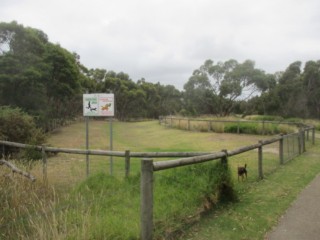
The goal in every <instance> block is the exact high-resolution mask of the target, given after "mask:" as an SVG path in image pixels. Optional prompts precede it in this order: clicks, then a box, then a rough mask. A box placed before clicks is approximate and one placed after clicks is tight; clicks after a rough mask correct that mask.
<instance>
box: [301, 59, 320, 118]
mask: <svg viewBox="0 0 320 240" xmlns="http://www.w3.org/2000/svg"><path fill="white" fill-rule="evenodd" d="M302 77H303V84H304V87H305V92H306V98H307V106H308V110H309V116H310V117H316V118H318V119H320V60H318V61H308V62H307V63H306V64H305V67H304V72H303V75H302Z"/></svg>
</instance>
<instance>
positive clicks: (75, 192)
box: [0, 121, 318, 239]
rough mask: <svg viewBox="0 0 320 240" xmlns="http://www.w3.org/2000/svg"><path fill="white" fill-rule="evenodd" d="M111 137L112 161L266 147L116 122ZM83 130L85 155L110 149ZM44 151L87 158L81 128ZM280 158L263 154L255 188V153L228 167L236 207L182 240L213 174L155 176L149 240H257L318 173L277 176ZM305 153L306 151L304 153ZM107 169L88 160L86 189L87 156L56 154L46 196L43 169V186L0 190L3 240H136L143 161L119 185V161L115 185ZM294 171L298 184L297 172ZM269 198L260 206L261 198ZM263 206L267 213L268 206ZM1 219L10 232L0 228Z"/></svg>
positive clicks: (283, 170)
mask: <svg viewBox="0 0 320 240" xmlns="http://www.w3.org/2000/svg"><path fill="white" fill-rule="evenodd" d="M113 127H114V143H113V148H114V150H119V151H121V150H130V151H142V152H147V151H188V152H190V151H220V150H221V149H228V150H232V149H235V148H238V147H242V146H246V145H251V144H255V143H257V142H258V141H259V140H261V139H265V138H270V136H269V137H268V136H257V135H254V136H249V135H242V134H241V135H237V134H216V133H206V132H190V131H181V130H177V129H168V128H164V127H163V126H160V125H159V124H158V123H157V121H150V122H137V123H121V122H114V126H113ZM89 128H90V149H108V146H109V132H108V131H109V126H108V122H106V121H91V122H90V127H89ZM48 144H49V145H51V146H55V147H64V148H84V146H85V124H84V123H76V124H73V125H71V126H68V127H64V128H61V129H59V130H58V131H56V132H55V133H53V134H52V135H51V136H50V137H49V138H48ZM277 148H278V145H277V144H271V145H268V146H266V147H264V155H263V156H264V173H265V177H266V178H265V180H263V181H257V178H258V170H257V159H258V157H257V156H258V153H257V151H249V152H247V153H244V154H241V155H238V156H235V157H231V158H229V166H230V173H231V178H232V179H234V181H233V182H234V189H235V190H236V192H237V194H238V196H239V199H240V201H239V202H238V203H236V204H232V205H226V206H223V205H217V206H216V207H215V210H214V211H213V212H212V214H209V215H207V217H204V218H203V221H201V222H200V224H196V225H195V226H194V227H192V228H190V229H189V230H188V228H189V227H190V224H191V223H194V222H197V221H198V220H199V216H196V215H197V214H196V213H197V212H199V208H203V207H204V206H203V204H205V201H204V200H205V199H206V196H207V194H208V182H209V183H210V182H212V181H216V180H217V179H215V177H214V176H216V175H219V174H217V172H209V171H208V169H212V168H214V166H211V165H210V164H212V163H206V164H200V166H199V168H197V169H192V168H179V169H177V170H175V169H173V170H169V171H164V172H157V173H155V184H156V185H155V203H154V204H155V212H154V219H155V226H156V231H155V236H156V237H157V238H158V239H166V238H168V236H169V235H170V234H171V233H174V232H176V231H177V230H179V231H178V232H179V233H180V234H181V233H182V232H181V229H183V231H185V232H184V235H183V236H182V238H181V239H212V238H211V237H210V236H217V237H214V239H263V234H264V233H265V232H266V230H268V229H270V227H271V226H272V225H273V224H274V223H275V221H276V219H277V217H278V216H279V214H281V213H282V212H283V211H284V209H285V208H286V207H287V206H288V204H289V203H290V201H292V199H293V198H294V197H295V195H296V194H297V192H298V191H299V190H300V189H301V188H302V187H303V186H305V184H306V183H307V182H308V181H309V180H310V179H311V178H312V177H313V176H314V174H315V173H316V172H317V171H318V165H317V162H316V161H315V160H312V161H308V160H309V157H308V156H307V155H303V156H302V157H299V158H298V159H296V160H294V161H292V162H289V163H288V164H286V165H285V167H284V166H281V167H280V166H279V157H278V150H277ZM307 148H308V150H309V148H311V147H310V146H309V145H307ZM308 154H309V151H308ZM310 154H313V155H311V156H317V154H318V152H317V151H314V148H312V151H310ZM155 160H156V161H160V160H161V159H155ZM302 161H303V162H307V164H302V166H303V168H302V166H300V165H301V162H302ZM109 162H110V161H109V157H90V176H91V177H90V178H89V179H86V174H85V172H86V169H85V156H83V155H70V154H58V155H57V156H53V157H50V158H49V159H48V178H49V179H48V180H49V186H50V187H49V188H48V187H46V186H44V185H42V184H41V178H42V167H41V164H40V163H39V164H37V165H35V166H34V167H33V168H32V170H31V172H32V173H33V174H34V175H36V176H37V177H38V179H39V180H40V181H38V182H37V183H36V184H34V185H31V184H30V183H28V182H26V181H25V180H24V179H20V180H19V182H17V184H15V185H14V186H13V185H12V184H11V182H10V181H9V182H8V181H7V180H1V181H0V187H1V192H5V193H7V194H2V197H4V196H5V197H6V198H5V199H2V198H1V197H0V201H1V202H8V204H7V206H4V205H2V208H1V209H0V212H5V215H3V217H0V221H2V222H1V225H2V227H1V229H0V239H12V237H13V236H14V237H15V239H138V238H139V228H140V225H139V224H140V223H139V218H140V216H139V169H140V159H132V160H131V176H132V177H130V178H129V179H124V178H123V176H124V160H123V159H122V158H114V159H113V162H114V176H109V169H110V165H109ZM244 163H247V164H248V171H249V178H248V180H247V181H246V182H244V183H243V182H238V181H237V179H236V168H237V166H238V165H243V164H244ZM295 164H296V165H295ZM287 166H288V167H287ZM291 166H292V167H291ZM304 166H305V167H304ZM290 167H291V168H290ZM299 168H300V169H303V170H304V171H303V173H304V174H302V172H301V174H300V175H299V174H296V173H295V172H294V170H295V169H299ZM310 169H311V171H309V170H310ZM0 171H3V168H0ZM1 175H3V174H2V173H1ZM282 183H284V185H282ZM292 183H294V184H292ZM273 189H276V190H275V191H273ZM209 190H210V189H209ZM266 193H268V194H267V198H266V197H264V195H265V194H266ZM210 197H211V199H213V200H214V199H215V198H216V196H210ZM280 197H281V199H283V201H281V204H279V203H278V201H274V199H279V198H280ZM267 200H268V201H267ZM272 200H273V201H272ZM270 201H271V202H273V203H272V204H271V205H268V204H269V203H270ZM9 206H11V207H9ZM269 208H270V209H272V211H270V209H269ZM1 210H2V211H1ZM243 211H245V212H246V216H245V220H243V219H242V217H243V216H242V212H243ZM261 216H266V217H261ZM259 217H260V220H259ZM7 219H11V220H12V221H11V222H12V223H10V224H8V223H6V224H4V223H5V222H6V220H7ZM244 221H245V222H246V224H244ZM231 226H232V228H230V227H231ZM186 227H188V228H186ZM239 232H240V235H239ZM238 236H241V238H239V237H238ZM175 238H176V237H175Z"/></svg>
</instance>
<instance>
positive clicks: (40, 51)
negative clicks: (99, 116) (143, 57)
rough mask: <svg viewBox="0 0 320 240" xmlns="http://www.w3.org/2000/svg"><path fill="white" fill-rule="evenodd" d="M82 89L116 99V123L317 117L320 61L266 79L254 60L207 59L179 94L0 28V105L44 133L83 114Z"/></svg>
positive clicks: (35, 35) (24, 32) (23, 31)
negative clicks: (189, 118) (195, 118)
mask: <svg viewBox="0 0 320 240" xmlns="http://www.w3.org/2000/svg"><path fill="white" fill-rule="evenodd" d="M172 80H173V81H174V79H172ZM86 91H88V92H89V93H114V94H115V103H116V105H115V112H116V118H118V119H119V120H130V119H135V118H157V117H159V116H160V115H169V114H181V115H188V116H197V115H202V114H213V115H217V116H228V115H230V114H233V113H237V114H243V115H247V114H253V113H255V114H265V115H281V116H283V117H303V118H306V117H312V118H320V61H308V62H307V63H306V64H305V65H304V66H303V64H302V62H300V61H297V62H294V63H292V64H290V65H289V66H288V67H287V69H285V70H284V71H283V72H277V73H274V74H269V73H266V72H265V71H263V70H261V69H257V68H256V67H255V63H254V61H252V60H246V61H244V62H242V63H239V62H238V61H236V60H233V59H231V60H228V61H225V62H217V63H214V61H212V60H206V61H205V62H204V64H203V65H201V66H200V67H199V68H198V69H196V70H194V72H193V73H192V75H191V76H190V78H189V79H187V80H186V83H185V85H184V88H183V90H182V91H180V90H178V89H176V88H175V87H174V86H173V85H162V84H160V83H159V82H158V83H150V82H148V81H147V80H146V79H144V78H142V79H139V80H137V81H133V80H132V79H131V78H130V76H129V75H128V74H126V73H123V72H118V73H117V72H114V71H112V70H106V69H99V68H96V69H88V68H87V67H85V66H84V65H83V64H81V62H80V56H79V55H78V54H77V53H74V52H69V51H68V50H67V49H65V48H63V47H62V46H60V45H59V44H54V43H51V42H50V41H49V40H48V36H47V35H46V34H45V33H44V32H43V31H41V30H38V29H35V28H31V27H25V26H23V25H21V24H18V23H17V22H15V21H13V22H10V23H5V22H2V23H0V106H10V107H13V108H19V109H21V110H23V111H25V112H27V113H28V114H30V115H31V116H33V117H34V119H35V120H36V123H37V125H38V126H41V127H42V128H43V129H45V130H46V129H47V128H48V124H49V123H50V121H52V120H59V121H62V123H63V121H66V120H69V119H73V118H75V117H77V116H81V115H82V94H83V93H85V92H86Z"/></svg>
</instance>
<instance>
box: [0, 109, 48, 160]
mask: <svg viewBox="0 0 320 240" xmlns="http://www.w3.org/2000/svg"><path fill="white" fill-rule="evenodd" d="M0 139H1V140H6V141H11V142H19V143H26V144H41V143H42V142H43V141H44V139H45V135H44V134H43V132H42V131H41V130H40V129H38V128H37V127H36V124H35V121H34V119H33V117H32V116H30V115H28V114H27V113H25V112H23V111H22V110H21V109H20V108H11V107H8V106H2V107H0ZM0 151H2V149H1V150H0ZM12 152H14V149H13V148H8V147H7V148H6V152H5V154H9V153H12ZM25 153H26V154H23V157H27V158H31V157H30V156H31V155H32V156H33V157H32V158H34V156H35V154H36V153H35V152H34V151H33V149H27V150H26V151H25ZM1 154H2V152H1Z"/></svg>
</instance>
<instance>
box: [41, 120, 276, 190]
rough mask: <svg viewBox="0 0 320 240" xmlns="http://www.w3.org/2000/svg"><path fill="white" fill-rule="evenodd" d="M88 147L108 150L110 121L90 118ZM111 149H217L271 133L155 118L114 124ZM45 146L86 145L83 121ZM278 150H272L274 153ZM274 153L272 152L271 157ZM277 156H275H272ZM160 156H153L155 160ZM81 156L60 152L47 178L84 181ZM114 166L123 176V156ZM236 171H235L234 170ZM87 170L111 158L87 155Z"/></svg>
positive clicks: (136, 167) (106, 167)
mask: <svg viewBox="0 0 320 240" xmlns="http://www.w3.org/2000/svg"><path fill="white" fill-rule="evenodd" d="M89 133H90V134H89V135H90V136H89V143H90V144H89V145H90V149H102V150H108V149H109V146H110V143H109V136H110V135H109V123H108V122H106V121H94V122H93V121H92V122H91V123H90V124H89ZM113 136H114V140H113V149H114V150H116V151H124V150H130V151H132V152H157V151H159V152H167V151H168V152H170V151H171V152H175V151H181V152H193V151H195V152H199V151H213V152H215V151H220V150H222V149H229V150H232V149H235V148H238V147H241V146H246V145H251V144H255V143H257V142H258V141H259V140H261V139H266V138H270V136H269V137H268V136H257V135H255V136H254V135H237V134H217V133H203V132H190V131H181V130H178V129H168V128H164V127H163V126H160V125H159V124H158V123H157V121H150V122H137V123H123V122H114V123H113ZM48 145H50V146H55V147H64V148H85V124H84V123H76V124H73V125H71V126H68V127H65V128H61V129H59V130H58V131H56V132H55V133H53V134H52V135H51V136H50V137H49V139H48ZM267 148H268V149H277V146H273V145H270V146H267ZM269 152H272V151H269ZM276 152H277V151H276V150H275V153H276ZM273 155H275V154H272V153H271V158H272V156H273ZM256 156H257V153H255V152H254V151H252V152H249V153H247V154H242V155H239V157H237V158H234V159H233V161H231V164H232V165H233V166H234V167H235V168H236V166H237V165H238V164H239V165H241V164H244V162H247V164H248V165H249V167H253V166H254V167H256V165H257V163H256V161H257V157H256ZM274 159H276V157H275V158H274ZM156 160H157V161H158V160H161V159H155V161H156ZM85 164H86V163H85V156H84V155H70V154H59V155H58V156H55V157H52V158H50V159H49V163H48V175H49V180H50V179H52V180H51V182H52V183H54V184H59V183H61V184H62V185H63V183H64V182H69V183H77V182H78V181H80V180H84V179H85V177H86V175H85V171H86V167H85ZM113 169H114V174H115V175H116V176H123V175H124V159H123V158H116V157H115V158H113ZM131 171H132V172H133V173H135V172H137V171H140V159H134V158H133V159H132V160H131ZM234 171H235V170H234ZM90 172H91V173H92V174H94V173H99V172H105V173H109V172H110V157H97V156H90ZM39 173H40V174H42V173H41V170H40V171H39Z"/></svg>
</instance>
